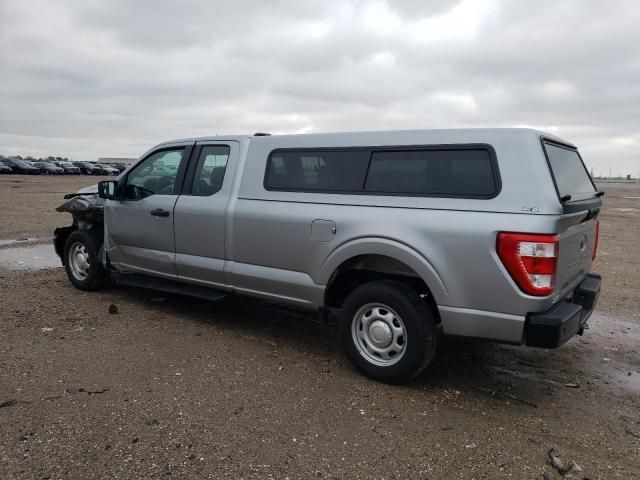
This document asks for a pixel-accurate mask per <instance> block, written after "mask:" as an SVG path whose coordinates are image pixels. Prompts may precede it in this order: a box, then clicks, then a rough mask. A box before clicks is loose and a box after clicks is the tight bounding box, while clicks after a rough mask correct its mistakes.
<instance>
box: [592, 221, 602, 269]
mask: <svg viewBox="0 0 640 480" xmlns="http://www.w3.org/2000/svg"><path fill="white" fill-rule="evenodd" d="M599 238H600V220H598V219H597V218H596V239H595V240H594V241H593V253H592V254H591V260H595V259H596V253H598V239H599Z"/></svg>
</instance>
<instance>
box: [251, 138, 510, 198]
mask: <svg viewBox="0 0 640 480" xmlns="http://www.w3.org/2000/svg"><path fill="white" fill-rule="evenodd" d="M480 149H482V150H486V151H487V152H488V153H489V159H490V161H491V170H492V174H493V178H494V182H495V186H496V190H495V191H494V192H493V193H491V194H489V195H473V194H455V193H446V192H444V193H415V192H376V191H365V190H364V183H365V182H366V178H367V176H368V174H369V169H370V167H371V159H372V156H373V154H374V153H378V152H397V151H412V150H480ZM350 151H360V152H362V151H368V153H369V162H368V164H367V170H366V173H365V176H364V180H363V185H362V186H361V189H360V190H328V189H310V188H274V187H269V186H267V182H268V179H269V171H270V168H269V167H270V166H271V158H272V156H273V155H274V154H275V153H277V152H350ZM262 186H263V187H264V189H265V190H267V191H270V192H299V193H320V194H335V195H366V196H374V197H378V196H385V197H427V198H466V199H479V200H490V199H492V198H495V197H497V196H498V195H499V194H500V192H501V191H502V178H501V176H500V169H499V167H498V159H497V155H496V151H495V149H494V148H493V146H491V145H489V144H487V143H460V144H437V145H382V146H362V147H318V148H308V147H304V148H295V147H292V148H276V149H274V150H272V151H271V152H269V156H268V158H267V164H266V168H265V172H264V178H263V181H262Z"/></svg>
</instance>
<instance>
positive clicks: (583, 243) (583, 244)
mask: <svg viewBox="0 0 640 480" xmlns="http://www.w3.org/2000/svg"><path fill="white" fill-rule="evenodd" d="M585 248H587V237H586V235H583V236H582V238H581V239H580V251H584V249H585Z"/></svg>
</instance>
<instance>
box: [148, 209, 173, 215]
mask: <svg viewBox="0 0 640 480" xmlns="http://www.w3.org/2000/svg"><path fill="white" fill-rule="evenodd" d="M151 215H153V216H154V217H168V216H169V212H167V211H166V210H163V209H161V208H156V209H155V210H151Z"/></svg>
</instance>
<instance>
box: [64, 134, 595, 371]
mask: <svg viewBox="0 0 640 480" xmlns="http://www.w3.org/2000/svg"><path fill="white" fill-rule="evenodd" d="M601 196H602V192H599V191H597V189H596V187H595V185H594V184H593V182H592V180H591V178H590V176H589V174H588V172H587V170H586V168H585V166H584V164H583V162H582V159H581V157H580V155H579V153H578V151H577V149H576V147H574V146H573V145H571V144H570V143H568V142H566V141H564V140H561V139H560V138H556V137H554V136H551V135H547V134H545V133H542V132H538V131H535V130H529V129H464V130H415V131H395V132H359V133H334V134H315V135H274V136H271V135H267V134H255V135H249V136H220V137H204V138H191V139H184V140H176V141H170V142H165V143H162V144H160V145H158V146H156V147H154V148H152V149H151V150H149V151H148V152H147V153H145V154H144V155H143V156H142V157H141V158H140V159H139V160H138V162H137V163H135V164H134V165H132V166H131V167H129V168H128V169H127V170H125V171H124V172H122V173H121V174H120V176H119V177H118V179H117V180H116V181H104V182H100V183H99V184H98V188H97V190H96V189H95V188H94V189H89V190H86V191H84V192H82V191H81V192H80V193H77V194H72V195H67V200H66V202H65V203H64V204H62V205H61V206H60V207H59V208H58V210H59V211H68V212H71V213H72V214H73V225H72V226H69V227H63V228H58V229H57V230H56V232H55V247H56V251H57V252H58V254H59V255H60V257H61V258H62V262H63V264H64V266H65V268H66V271H67V274H68V277H69V280H70V281H71V283H73V285H75V286H76V287H77V288H80V289H83V290H95V289H99V288H101V287H103V286H105V285H106V284H107V283H108V282H110V281H115V282H120V283H123V284H127V285H133V286H137V287H149V288H154V289H159V290H165V291H169V292H178V293H184V294H190V295H195V296H198V297H202V298H209V299H213V300H215V299H217V298H220V297H222V296H224V295H225V294H228V293H232V292H233V293H239V294H245V295H253V296H257V297H262V298H265V299H269V300H273V301H278V302H286V303H289V304H293V305H298V306H302V307H308V308H310V309H314V310H318V311H319V312H320V314H321V317H322V318H324V319H329V320H337V324H338V331H339V335H340V338H341V341H342V343H343V345H344V348H345V350H346V352H347V354H348V356H349V357H350V359H351V360H352V361H353V362H354V363H355V365H356V366H357V367H359V368H360V369H361V370H362V371H364V372H365V373H366V374H367V375H369V376H371V377H373V378H376V379H379V380H382V381H387V382H403V381H407V380H409V379H411V378H412V377H414V376H415V375H417V374H418V373H419V372H420V371H422V369H424V368H425V367H426V366H427V365H428V364H429V362H430V360H431V359H432V358H433V355H434V353H435V351H436V348H437V344H438V339H439V338H440V336H441V335H442V334H444V335H451V336H462V337H475V338H482V339H489V340H494V341H499V342H507V343H511V344H518V345H521V344H524V345H528V346H534V347H544V348H552V347H558V346H560V345H562V344H563V343H565V342H566V341H567V340H569V339H570V338H571V337H572V336H573V335H575V334H582V332H583V330H584V328H585V325H586V322H587V319H588V318H589V316H590V315H591V312H592V311H593V309H594V306H595V304H596V301H597V299H598V294H599V292H600V284H601V279H600V277H599V276H598V275H594V274H591V273H589V271H590V269H591V264H592V261H593V259H594V258H595V255H596V248H597V243H598V228H599V223H598V213H599V211H600V208H601V206H602V199H601Z"/></svg>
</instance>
